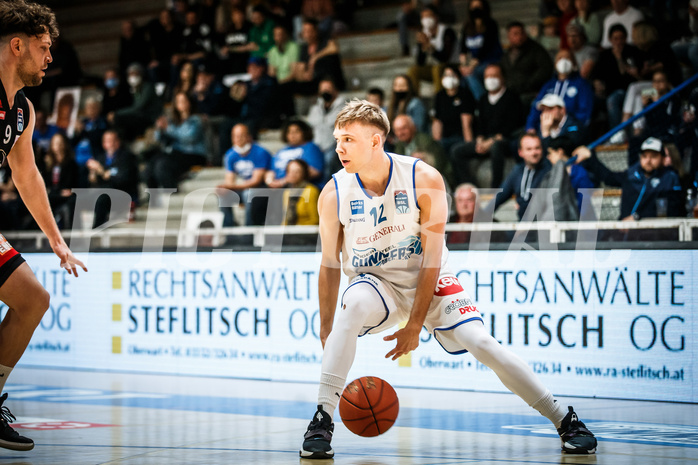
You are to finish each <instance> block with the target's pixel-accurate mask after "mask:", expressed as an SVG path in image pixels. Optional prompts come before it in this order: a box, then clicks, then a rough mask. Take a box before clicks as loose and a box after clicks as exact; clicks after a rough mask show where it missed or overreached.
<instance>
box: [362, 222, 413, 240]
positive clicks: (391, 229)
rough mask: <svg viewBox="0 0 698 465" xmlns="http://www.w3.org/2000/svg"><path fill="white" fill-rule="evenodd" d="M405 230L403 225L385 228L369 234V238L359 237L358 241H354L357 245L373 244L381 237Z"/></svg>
mask: <svg viewBox="0 0 698 465" xmlns="http://www.w3.org/2000/svg"><path fill="white" fill-rule="evenodd" d="M404 230H405V225H404V224H400V225H398V226H386V227H385V228H383V229H379V230H378V231H376V232H375V233H374V234H371V235H370V236H359V238H358V239H356V243H357V244H368V243H371V242H375V241H377V240H378V239H380V238H381V237H383V236H387V235H389V234H392V233H395V232H402V231H404Z"/></svg>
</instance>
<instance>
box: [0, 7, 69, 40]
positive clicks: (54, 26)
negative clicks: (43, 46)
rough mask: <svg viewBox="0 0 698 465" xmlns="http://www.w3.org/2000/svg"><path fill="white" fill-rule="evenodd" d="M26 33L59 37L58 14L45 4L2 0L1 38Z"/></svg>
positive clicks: (0, 8)
mask: <svg viewBox="0 0 698 465" xmlns="http://www.w3.org/2000/svg"><path fill="white" fill-rule="evenodd" d="M16 34H26V35H28V36H30V37H31V36H34V37H38V36H40V35H41V34H48V35H49V36H51V40H55V39H56V37H58V23H57V22H56V15H55V14H53V11H51V9H50V8H49V7H47V6H45V5H39V4H37V3H31V2H27V1H26V0H2V1H0V38H4V37H7V36H9V35H16Z"/></svg>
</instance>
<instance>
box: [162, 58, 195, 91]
mask: <svg viewBox="0 0 698 465" xmlns="http://www.w3.org/2000/svg"><path fill="white" fill-rule="evenodd" d="M195 86H196V68H194V63H192V62H191V61H185V62H184V63H182V66H181V67H180V68H179V79H178V80H177V81H176V82H175V84H174V87H173V88H172V90H171V91H170V92H168V95H170V98H168V99H167V100H171V99H172V98H171V96H172V95H177V94H179V93H180V92H184V93H185V94H187V95H193V94H194V87H195Z"/></svg>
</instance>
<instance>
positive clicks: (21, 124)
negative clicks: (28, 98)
mask: <svg viewBox="0 0 698 465" xmlns="http://www.w3.org/2000/svg"><path fill="white" fill-rule="evenodd" d="M17 131H19V132H22V131H24V111H22V109H21V108H17Z"/></svg>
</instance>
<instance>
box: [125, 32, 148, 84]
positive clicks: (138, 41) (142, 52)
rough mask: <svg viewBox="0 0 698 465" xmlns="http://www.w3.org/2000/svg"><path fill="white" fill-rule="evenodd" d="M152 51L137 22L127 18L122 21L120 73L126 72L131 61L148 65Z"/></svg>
mask: <svg viewBox="0 0 698 465" xmlns="http://www.w3.org/2000/svg"><path fill="white" fill-rule="evenodd" d="M149 61H150V53H149V52H148V42H147V41H146V40H145V35H144V34H143V30H141V29H140V28H138V26H137V25H136V22H135V21H134V20H132V19H127V20H125V21H122V22H121V37H120V38H119V73H120V74H121V75H125V74H126V68H128V65H130V64H131V63H138V64H140V65H141V66H143V67H145V66H148V62H149Z"/></svg>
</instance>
